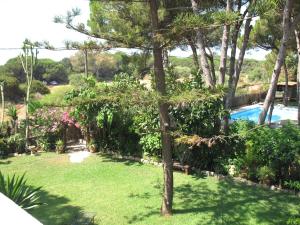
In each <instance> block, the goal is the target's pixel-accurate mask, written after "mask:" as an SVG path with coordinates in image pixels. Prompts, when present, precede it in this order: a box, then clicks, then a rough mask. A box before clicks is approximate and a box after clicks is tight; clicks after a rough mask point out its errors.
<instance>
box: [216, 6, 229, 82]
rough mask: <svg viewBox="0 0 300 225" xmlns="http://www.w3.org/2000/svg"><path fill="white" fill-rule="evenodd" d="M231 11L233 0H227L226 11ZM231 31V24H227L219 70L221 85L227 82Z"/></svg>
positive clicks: (224, 29)
mask: <svg viewBox="0 0 300 225" xmlns="http://www.w3.org/2000/svg"><path fill="white" fill-rule="evenodd" d="M230 11H231V0H227V4H226V12H227V13H229V12H230ZM229 33H230V25H225V26H224V28H223V36H222V45H221V56H220V67H219V71H220V75H219V84H221V85H224V83H225V73H226V62H227V50H228V40H229Z"/></svg>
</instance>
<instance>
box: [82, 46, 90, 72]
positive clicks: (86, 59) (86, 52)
mask: <svg viewBox="0 0 300 225" xmlns="http://www.w3.org/2000/svg"><path fill="white" fill-rule="evenodd" d="M83 53H84V73H85V76H86V77H88V76H89V68H88V67H89V65H88V50H87V49H84V50H83Z"/></svg>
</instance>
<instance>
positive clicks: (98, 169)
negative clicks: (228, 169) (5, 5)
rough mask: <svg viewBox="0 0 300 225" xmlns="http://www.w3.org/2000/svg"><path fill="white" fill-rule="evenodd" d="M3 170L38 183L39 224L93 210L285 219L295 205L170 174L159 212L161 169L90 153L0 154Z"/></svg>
mask: <svg viewBox="0 0 300 225" xmlns="http://www.w3.org/2000/svg"><path fill="white" fill-rule="evenodd" d="M0 170H1V172H2V173H5V174H7V173H8V174H12V173H18V174H22V173H23V172H24V171H26V173H27V178H28V182H29V183H30V184H31V185H33V186H40V185H41V186H43V188H42V189H43V193H42V201H43V202H45V203H47V205H44V206H42V207H40V208H38V209H35V210H33V211H32V214H33V215H34V216H35V217H36V218H38V219H39V220H40V221H41V222H42V223H43V224H45V225H47V224H49V225H58V224H70V221H72V218H73V217H75V216H76V215H78V213H79V212H80V211H82V210H83V211H85V212H94V213H95V214H96V223H97V224H110V225H113V224H170V225H171V224H172V225H173V224H174V225H176V224H178V225H179V224H180V225H182V224H230V225H234V224H285V222H286V220H287V219H288V218H289V216H290V215H291V214H296V213H297V212H298V210H300V204H299V203H300V199H299V198H298V197H296V196H293V195H290V194H285V193H276V192H272V191H270V190H265V189H261V188H257V187H249V186H245V185H243V184H238V183H235V182H232V181H230V180H228V181H225V180H223V181H218V180H217V179H216V178H212V177H208V178H201V177H196V176H186V175H184V174H181V173H175V174H174V181H175V196H174V215H173V216H172V217H169V218H163V217H161V216H160V215H159V209H160V204H161V190H162V169H161V168H158V167H155V166H151V165H142V164H140V163H135V162H131V161H122V160H113V159H111V158H107V157H103V156H97V155H93V156H91V157H89V158H88V159H86V160H85V161H84V162H83V163H80V164H71V163H70V162H69V160H68V156H67V155H57V154H54V153H45V154H42V155H40V156H20V157H14V158H8V159H6V160H0Z"/></svg>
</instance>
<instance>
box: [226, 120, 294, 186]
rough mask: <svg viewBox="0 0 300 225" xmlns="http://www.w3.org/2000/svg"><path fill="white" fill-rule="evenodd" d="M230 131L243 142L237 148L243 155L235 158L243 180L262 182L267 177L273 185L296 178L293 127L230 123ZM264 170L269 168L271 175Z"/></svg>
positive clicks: (289, 125) (288, 125)
mask: <svg viewBox="0 0 300 225" xmlns="http://www.w3.org/2000/svg"><path fill="white" fill-rule="evenodd" d="M232 132H233V133H232V134H233V135H236V134H238V137H241V138H242V140H244V141H243V142H244V145H243V146H241V149H243V152H244V153H243V154H241V155H239V156H238V157H237V159H238V160H239V161H240V162H241V164H242V168H241V173H243V174H245V177H247V178H249V179H252V180H258V179H260V180H263V179H264V177H265V175H268V176H269V175H271V177H273V178H274V182H275V183H281V182H282V181H283V180H289V179H291V180H299V179H300V176H299V174H300V170H299V168H300V161H299V158H300V130H299V128H298V127H297V126H296V125H292V124H287V125H284V126H283V127H281V128H275V129H273V128H270V127H253V126H252V125H251V123H246V122H238V123H237V124H236V123H234V125H233V127H232ZM267 168H272V173H271V174H268V172H270V171H269V170H268V169H267ZM273 173H274V174H273ZM269 178H270V177H269Z"/></svg>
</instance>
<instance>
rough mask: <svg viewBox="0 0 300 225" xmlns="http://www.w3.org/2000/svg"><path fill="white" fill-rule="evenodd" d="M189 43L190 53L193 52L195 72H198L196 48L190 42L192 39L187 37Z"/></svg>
mask: <svg viewBox="0 0 300 225" xmlns="http://www.w3.org/2000/svg"><path fill="white" fill-rule="evenodd" d="M188 42H189V45H190V47H191V49H192V53H193V61H194V65H195V68H196V71H197V73H198V72H199V69H200V66H199V59H198V53H197V48H196V46H195V44H194V43H193V42H192V40H190V39H188Z"/></svg>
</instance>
